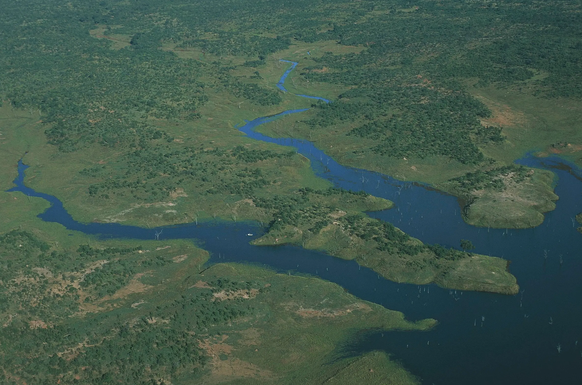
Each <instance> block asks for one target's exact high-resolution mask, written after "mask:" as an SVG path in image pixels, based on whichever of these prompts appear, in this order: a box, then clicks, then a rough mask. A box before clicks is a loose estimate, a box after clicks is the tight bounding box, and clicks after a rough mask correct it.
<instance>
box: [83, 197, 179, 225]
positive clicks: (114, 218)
mask: <svg viewBox="0 0 582 385" xmlns="http://www.w3.org/2000/svg"><path fill="white" fill-rule="evenodd" d="M173 206H176V203H174V202H155V203H138V204H134V205H133V206H132V207H130V208H128V209H125V210H122V211H120V212H118V213H117V214H113V215H109V216H106V217H105V218H103V219H98V218H95V219H94V221H95V222H103V223H117V222H123V221H125V220H126V219H125V218H124V216H125V215H127V214H129V213H131V212H132V211H134V210H137V209H139V208H141V207H144V208H148V207H173Z"/></svg>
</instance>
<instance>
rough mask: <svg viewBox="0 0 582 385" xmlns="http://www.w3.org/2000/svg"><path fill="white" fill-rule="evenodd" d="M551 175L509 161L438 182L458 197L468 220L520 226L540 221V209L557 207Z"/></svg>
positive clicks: (477, 224)
mask: <svg viewBox="0 0 582 385" xmlns="http://www.w3.org/2000/svg"><path fill="white" fill-rule="evenodd" d="M553 178H554V175H553V173H551V172H550V171H546V170H538V169H531V168H527V167H523V166H515V165H512V166H506V167H499V168H491V169H489V170H487V171H476V172H472V173H467V174H465V175H463V176H461V177H458V178H454V179H451V180H449V181H447V182H446V183H444V184H442V185H439V186H442V187H443V188H444V189H445V190H447V191H451V192H453V193H454V194H455V195H457V196H458V197H460V198H461V200H462V201H463V203H464V205H463V217H464V219H465V220H466V221H467V222H468V223H470V224H472V225H475V226H487V227H496V228H509V227H511V228H522V227H533V226H537V225H539V224H541V223H542V222H543V221H544V216H543V213H545V212H547V211H551V210H553V209H554V208H555V207H556V205H555V204H554V201H556V200H557V199H558V196H557V195H556V194H554V192H553V182H554V181H553Z"/></svg>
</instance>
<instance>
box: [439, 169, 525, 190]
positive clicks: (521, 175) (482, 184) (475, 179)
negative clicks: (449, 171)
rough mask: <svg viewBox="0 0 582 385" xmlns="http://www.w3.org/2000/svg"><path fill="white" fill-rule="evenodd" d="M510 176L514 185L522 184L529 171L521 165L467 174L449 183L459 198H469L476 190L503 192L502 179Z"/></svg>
mask: <svg viewBox="0 0 582 385" xmlns="http://www.w3.org/2000/svg"><path fill="white" fill-rule="evenodd" d="M510 174H511V181H512V182H514V183H519V182H523V181H524V180H526V179H527V178H529V177H530V176H531V173H530V169H528V168H527V167H524V166H521V165H515V164H512V165H509V166H503V167H497V168H493V169H490V170H486V171H482V170H477V171H475V172H469V173H467V174H465V175H463V176H460V177H458V178H454V179H451V180H450V181H449V183H451V185H452V186H453V188H454V190H455V191H456V192H457V193H458V194H459V195H461V196H469V195H471V193H472V192H474V191H476V190H482V189H488V190H494V191H503V190H505V188H506V185H505V182H504V178H503V177H506V176H508V175H510Z"/></svg>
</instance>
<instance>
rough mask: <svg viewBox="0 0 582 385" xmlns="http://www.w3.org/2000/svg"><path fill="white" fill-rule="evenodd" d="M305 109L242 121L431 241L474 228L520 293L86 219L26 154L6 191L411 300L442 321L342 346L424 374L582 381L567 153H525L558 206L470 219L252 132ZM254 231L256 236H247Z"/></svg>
mask: <svg viewBox="0 0 582 385" xmlns="http://www.w3.org/2000/svg"><path fill="white" fill-rule="evenodd" d="M290 63H292V66H291V68H290V69H289V70H287V71H286V72H285V74H284V75H283V77H282V78H281V80H280V81H279V84H278V86H279V88H280V89H281V90H282V91H286V90H285V88H284V80H285V78H286V77H287V76H288V74H289V73H290V71H292V70H293V69H294V68H295V67H296V65H297V63H295V62H290ZM303 111H305V110H291V111H285V112H282V113H280V114H278V115H274V116H269V117H261V118H257V119H254V120H252V121H246V122H245V124H243V125H241V126H240V127H238V128H239V130H241V131H242V132H244V133H246V134H247V135H248V136H249V137H251V138H254V139H256V140H261V141H266V142H271V143H277V144H280V145H284V146H293V147H295V148H296V149H297V152H299V153H301V154H302V155H304V156H306V157H307V158H309V159H310V160H311V165H312V167H313V169H314V171H315V172H316V174H317V175H319V176H320V177H322V178H325V179H328V180H330V181H331V182H332V183H333V184H334V185H335V186H337V187H342V188H346V189H350V190H354V191H365V192H368V193H370V194H372V195H375V196H379V197H384V198H387V199H390V200H392V201H394V202H395V204H396V206H395V207H394V208H393V209H391V210H386V211H381V212H375V213H370V215H371V216H373V217H376V218H379V219H381V220H384V221H388V222H391V223H393V224H394V225H396V226H398V227H399V228H401V229H402V230H404V231H405V232H407V233H409V234H410V235H412V236H414V237H417V238H419V239H421V240H422V241H424V242H427V243H440V244H442V245H446V246H451V247H458V244H459V240H460V239H468V240H471V241H472V242H473V244H474V245H475V246H476V249H475V252H477V253H482V254H489V255H494V256H499V257H504V258H506V259H509V260H511V261H512V263H511V272H512V273H513V274H514V275H515V276H516V277H517V278H518V282H519V284H520V287H521V292H520V294H518V295H515V296H503V295H495V294H488V293H473V292H460V291H450V290H446V289H441V288H438V287H436V286H434V285H425V286H417V285H409V284H397V283H394V282H390V281H386V280H384V279H382V278H381V277H379V276H378V275H377V274H376V273H374V272H373V271H371V270H369V269H366V268H363V267H360V266H358V265H357V264H356V263H355V262H351V261H344V260H340V259H337V258H333V257H330V256H328V255H326V254H323V253H320V252H315V251H309V250H303V249H300V248H296V247H293V246H279V247H254V246H251V245H249V243H248V242H249V241H250V240H252V239H253V238H256V237H259V236H261V235H262V234H263V230H262V229H261V228H260V227H259V226H257V225H255V224H252V223H227V222H217V223H205V224H202V225H195V224H183V225H176V226H169V227H164V228H156V229H144V228H139V227H135V226H124V225H120V224H102V223H88V224H83V223H79V222H76V221H75V220H74V219H72V218H71V216H70V215H69V214H68V213H67V212H66V210H65V209H64V208H63V205H62V203H61V202H60V201H59V200H58V199H56V198H55V197H52V196H50V195H47V194H42V193H38V192H36V191H34V190H32V189H30V188H28V187H26V186H25V185H24V174H25V170H26V168H27V166H26V165H24V164H23V163H22V162H20V163H19V166H18V167H19V176H18V178H17V179H16V180H15V181H14V183H15V184H16V187H15V188H13V189H11V190H9V191H22V192H23V193H25V194H27V195H30V196H37V197H41V198H44V199H46V200H48V201H49V202H50V203H51V205H52V206H51V207H50V208H49V209H48V210H47V211H45V212H44V213H42V214H40V215H39V217H40V218H42V219H43V220H45V221H51V222H58V223H61V224H62V225H64V226H65V227H66V228H68V229H71V230H77V231H82V232H84V233H87V234H95V235H97V236H99V237H101V238H114V237H124V238H135V239H154V237H155V234H156V233H159V232H160V231H161V232H162V233H161V235H160V239H177V238H186V239H195V240H196V242H197V243H198V244H199V245H200V246H202V247H204V248H205V249H206V250H208V251H210V252H211V259H210V262H209V263H217V262H230V261H236V262H242V261H244V262H250V263H255V264H261V265H266V266H270V267H272V268H275V269H277V270H279V271H297V272H301V273H308V274H313V275H316V276H319V277H321V278H323V279H327V280H330V281H333V282H336V283H337V284H339V285H341V286H343V287H344V288H346V290H348V291H349V292H351V293H352V294H354V295H356V296H358V297H360V298H363V299H366V300H369V301H372V302H376V303H379V304H381V305H384V306H386V307H387V308H389V309H394V310H399V311H402V312H403V313H404V314H405V315H406V316H407V318H408V319H411V320H416V319H422V318H427V317H431V318H436V319H437V320H438V321H439V322H440V323H439V325H438V326H437V327H436V328H434V329H433V330H431V331H428V332H384V331H376V332H367V333H363V334H361V335H360V336H359V338H357V339H355V340H353V341H351V342H350V343H349V344H347V345H346V346H345V347H344V349H345V350H344V354H345V355H351V354H359V353H362V352H365V351H370V350H384V351H386V352H388V353H390V354H391V355H392V356H393V358H395V359H397V360H400V361H401V362H402V363H403V364H404V366H405V367H406V368H407V369H409V370H411V371H412V372H413V373H414V374H416V375H418V376H420V377H421V378H422V381H423V383H426V384H463V385H464V384H516V383H519V384H549V383H551V384H580V383H582V349H581V348H582V322H581V321H582V306H581V304H582V279H580V277H581V276H582V259H581V258H580V254H581V252H582V235H580V234H579V233H577V232H576V229H575V223H573V218H574V216H575V215H576V214H577V213H579V212H582V200H581V199H580V197H581V195H582V182H581V180H582V172H581V171H580V170H579V169H577V168H576V167H575V166H574V165H571V164H568V163H566V162H565V161H563V160H562V159H559V158H545V159H538V158H535V157H532V156H527V157H525V158H524V159H522V160H520V161H519V163H521V164H525V165H528V166H530V167H537V168H545V169H551V170H552V171H554V172H555V173H556V174H557V176H558V182H557V186H556V193H557V194H558V195H559V196H560V200H559V201H558V202H557V204H556V209H555V210H554V211H552V212H550V213H548V214H547V215H546V219H545V221H544V223H543V224H542V225H540V226H538V227H536V228H534V229H524V230H500V229H487V228H477V227H473V226H469V225H467V224H466V223H464V222H463V220H462V218H461V213H460V207H459V204H458V202H457V200H456V199H455V198H454V197H452V196H449V195H446V194H443V193H440V192H438V191H435V190H433V189H430V188H427V186H423V185H422V184H417V183H411V182H402V181H398V180H395V179H393V178H391V177H389V176H386V175H381V174H378V173H375V172H370V171H366V170H358V169H354V168H349V167H344V166H341V165H339V164H338V163H337V162H335V161H334V160H333V159H332V158H330V157H329V156H327V155H326V154H325V153H324V152H323V151H322V150H320V149H318V148H316V147H315V146H314V145H313V144H312V143H311V142H309V141H305V140H297V139H276V138H270V137H267V136H265V135H262V134H259V133H256V132H255V131H254V129H255V128H256V127H257V126H259V125H261V124H264V123H267V122H270V121H273V120H275V119H285V116H286V115H290V114H297V113H301V112H303ZM250 233H252V234H254V235H253V236H252V237H249V236H248V235H247V234H250ZM544 250H546V252H544ZM545 253H547V258H544V254H545ZM560 260H562V263H561V262H560ZM577 341H580V343H578V342H577ZM558 345H559V346H560V349H561V352H558Z"/></svg>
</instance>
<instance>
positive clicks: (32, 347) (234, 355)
mask: <svg viewBox="0 0 582 385" xmlns="http://www.w3.org/2000/svg"><path fill="white" fill-rule="evenodd" d="M0 249H1V253H2V256H3V261H2V265H3V269H2V291H1V295H2V299H3V301H2V315H1V316H0V317H1V318H0V322H1V323H2V325H3V327H2V329H1V330H2V331H1V332H0V339H1V340H2V346H3V353H4V354H2V355H1V356H0V361H1V362H2V368H3V371H2V373H1V374H0V376H1V378H2V381H3V382H5V383H16V384H20V383H28V384H37V383H38V384H40V383H47V382H60V383H64V384H68V383H77V382H82V383H86V384H91V383H100V384H101V383H107V382H108V381H118V380H123V381H126V382H128V383H143V382H147V381H154V382H157V383H163V384H169V383H175V384H186V383H192V382H193V381H196V382H205V383H227V382H236V383H249V384H250V383H257V382H261V383H278V384H281V383H283V384H287V383H288V384H293V383H297V382H298V381H303V382H308V383H325V382H326V381H334V382H337V383H348V382H349V381H350V379H354V378H367V379H368V380H369V381H370V382H368V383H373V384H381V383H382V384H383V383H386V382H385V381H387V380H389V381H392V383H398V384H416V383H418V382H417V379H415V378H414V377H413V376H411V375H410V374H409V373H407V372H406V371H405V370H404V369H403V368H402V367H401V366H400V365H399V364H397V363H395V362H393V361H391V360H390V358H389V357H388V356H386V355H385V354H380V353H371V354H368V355H365V356H362V357H356V358H350V359H338V357H339V351H338V347H339V345H341V344H342V343H343V342H344V341H346V339H348V338H352V337H353V336H354V335H355V333H357V332H358V331H361V330H364V329H382V330H409V331H413V330H418V331H420V330H428V329H430V328H431V327H433V326H434V325H435V321H434V320H423V321H419V322H415V323H413V322H409V321H406V320H405V319H404V317H403V315H402V314H401V313H398V312H394V311H390V310H387V309H385V308H383V307H381V306H378V305H375V304H372V303H369V302H366V301H362V300H359V299H357V298H355V297H353V296H351V295H349V294H347V293H346V292H345V291H344V290H342V288H340V287H338V286H337V285H334V284H331V283H329V282H324V281H322V280H319V279H315V278H308V277H299V276H288V275H280V274H277V273H275V272H272V271H269V270H265V269H263V268H259V267H251V266H243V265H237V264H218V265H213V266H211V267H209V268H203V267H202V266H203V264H204V262H205V261H206V260H207V258H208V253H206V252H205V251H203V250H200V249H197V248H195V247H194V246H193V245H192V244H191V243H188V242H186V241H160V242H152V241H145V242H139V243H138V242H133V241H111V242H110V241H108V242H101V241H96V240H94V239H91V238H89V237H87V236H84V235H81V234H73V236H72V237H71V236H68V235H67V233H66V232H64V231H62V230H58V229H56V230H55V229H51V230H50V235H49V234H48V233H47V232H44V231H36V233H35V234H33V233H31V232H27V231H19V230H18V231H11V232H8V233H4V234H2V235H1V236H0ZM39 343H40V344H39ZM130 351H131V353H130ZM27 362H29V363H27ZM30 362H34V364H30ZM88 363H91V365H89V366H88V365H87V364H88ZM144 368H146V370H144ZM372 371H373V372H372ZM372 373H374V374H372Z"/></svg>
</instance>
